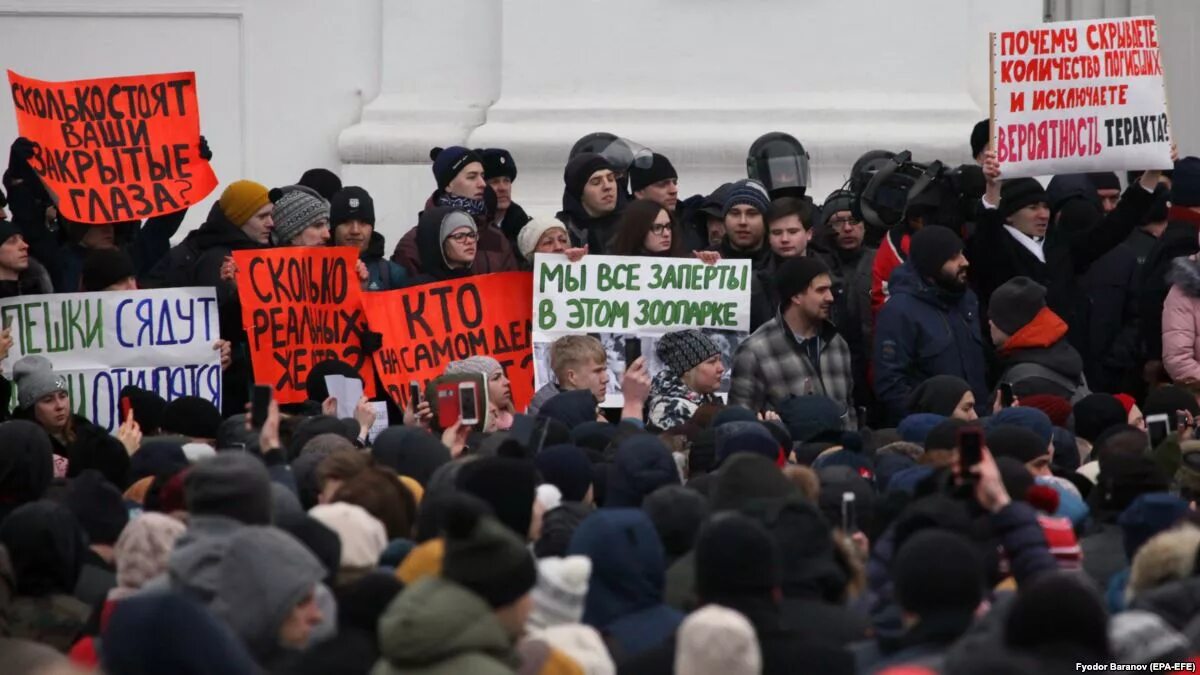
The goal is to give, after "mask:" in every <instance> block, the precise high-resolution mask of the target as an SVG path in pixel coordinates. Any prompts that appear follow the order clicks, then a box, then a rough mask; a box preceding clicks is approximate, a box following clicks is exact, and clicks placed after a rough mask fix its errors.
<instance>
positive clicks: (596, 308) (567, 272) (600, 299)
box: [533, 253, 753, 407]
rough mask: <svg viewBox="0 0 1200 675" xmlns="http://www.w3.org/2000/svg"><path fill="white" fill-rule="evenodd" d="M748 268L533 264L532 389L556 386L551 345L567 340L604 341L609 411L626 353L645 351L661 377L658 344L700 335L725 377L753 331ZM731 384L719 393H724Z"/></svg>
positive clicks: (688, 263) (588, 260)
mask: <svg viewBox="0 0 1200 675" xmlns="http://www.w3.org/2000/svg"><path fill="white" fill-rule="evenodd" d="M752 277H753V272H752V270H751V268H750V261H748V260H722V261H720V262H718V263H717V264H715V265H706V264H704V263H702V262H700V261H699V260H696V259H693V258H659V257H634V256H606V255H587V256H584V257H583V259H581V260H580V261H578V262H575V263H572V262H570V261H568V260H567V258H566V256H563V255H559V254H544V253H539V254H537V255H536V256H535V258H534V276H533V352H534V386H535V388H540V387H542V386H544V385H545V384H547V383H549V382H551V381H553V377H554V376H553V373H552V372H551V370H550V343H552V342H553V341H554V340H555V339H556V338H558V337H562V336H563V335H572V334H576V335H577V334H584V333H587V334H591V335H595V336H596V337H597V338H599V339H600V342H601V344H603V345H604V349H605V353H606V355H607V365H608V370H609V378H608V395H607V396H606V398H605V400H604V402H603V405H604V406H605V407H620V406H621V405H623V403H624V399H623V398H622V396H621V376H622V375H623V374H624V372H625V354H626V353H627V351H628V350H627V348H626V345H627V343H629V342H630V341H634V340H636V341H638V342H639V343H640V345H639V347H640V352H641V354H642V355H643V356H644V357H645V358H646V361H647V366H648V368H649V369H650V373H651V374H652V375H653V374H656V373H657V372H658V371H660V370H661V369H662V365H661V364H660V363H659V361H658V359H657V358H656V356H655V346H656V345H657V342H658V338H660V337H662V336H663V335H664V334H666V333H670V332H674V331H678V330H684V329H688V328H694V329H697V330H701V331H703V332H704V333H705V334H707V335H708V336H709V337H710V338H712V339H713V341H714V342H716V343H717V345H718V346H719V347H720V348H721V353H722V359H723V360H724V361H725V366H726V373H727V376H728V373H729V372H730V365H731V364H732V360H733V354H734V351H736V349H737V346H738V344H739V343H740V342H741V340H742V339H743V338H744V337H745V336H746V335H747V334H748V333H749V331H750V283H751V279H752ZM727 385H728V381H726V382H725V383H724V384H723V386H722V389H721V391H725V388H726V387H727Z"/></svg>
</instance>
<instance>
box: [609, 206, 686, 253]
mask: <svg viewBox="0 0 1200 675" xmlns="http://www.w3.org/2000/svg"><path fill="white" fill-rule="evenodd" d="M608 253H609V254H610V255H634V256H662V257H668V258H684V257H688V256H689V253H688V252H687V249H686V247H685V246H684V244H683V232H682V231H681V230H680V227H679V222H678V221H677V220H675V215H674V214H673V213H671V212H670V211H668V210H666V209H665V208H663V207H662V206H661V205H659V203H658V202H653V201H650V200H649V199H635V200H634V201H632V202H630V203H629V205H628V206H626V207H625V212H624V213H622V214H621V220H620V221H618V222H617V227H616V234H614V235H613V238H612V240H611V241H610V242H609V244H608Z"/></svg>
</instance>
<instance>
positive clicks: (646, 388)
mask: <svg viewBox="0 0 1200 675" xmlns="http://www.w3.org/2000/svg"><path fill="white" fill-rule="evenodd" d="M621 395H622V396H624V397H625V408H624V410H623V411H622V412H621V416H622V417H635V418H638V419H641V418H642V409H643V407H644V406H645V405H646V399H648V398H650V371H648V370H647V369H646V357H644V356H639V357H638V358H637V360H636V361H634V362H633V363H632V364H630V365H627V366H625V374H624V375H622V376H621Z"/></svg>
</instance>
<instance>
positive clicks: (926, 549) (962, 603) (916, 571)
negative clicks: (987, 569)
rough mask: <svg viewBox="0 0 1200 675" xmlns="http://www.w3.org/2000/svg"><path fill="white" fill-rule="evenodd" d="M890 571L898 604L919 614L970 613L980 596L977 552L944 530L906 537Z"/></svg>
mask: <svg viewBox="0 0 1200 675" xmlns="http://www.w3.org/2000/svg"><path fill="white" fill-rule="evenodd" d="M891 573H892V583H893V584H895V595H896V600H897V601H898V602H899V604H900V607H901V608H903V609H904V610H905V611H908V612H911V613H913V614H916V615H918V616H921V617H925V616H926V615H928V614H936V613H940V612H953V613H970V612H973V611H974V610H975V608H976V607H978V606H979V602H980V600H982V599H983V586H984V569H983V560H982V559H981V558H980V556H979V552H978V551H976V550H975V547H974V546H972V545H971V543H970V542H969V541H967V540H966V539H965V538H963V537H961V536H959V535H957V534H954V533H952V532H948V531H946V530H941V529H925V530H922V531H920V532H917V533H916V534H914V535H912V536H911V537H909V538H908V539H907V540H905V542H904V543H903V544H902V545H901V546H900V550H899V551H898V552H897V553H896V557H895V559H894V560H893V562H892V570H891Z"/></svg>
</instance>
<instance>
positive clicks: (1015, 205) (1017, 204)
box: [1000, 178, 1049, 220]
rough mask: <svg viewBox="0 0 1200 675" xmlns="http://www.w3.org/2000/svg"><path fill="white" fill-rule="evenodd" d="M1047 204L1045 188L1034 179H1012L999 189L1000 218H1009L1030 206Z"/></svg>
mask: <svg viewBox="0 0 1200 675" xmlns="http://www.w3.org/2000/svg"><path fill="white" fill-rule="evenodd" d="M1039 202H1041V203H1049V199H1048V197H1046V188H1044V187H1042V184H1041V183H1039V182H1038V181H1037V179H1036V178H1014V179H1012V180H1006V181H1004V184H1003V185H1002V186H1001V187H1000V217H1001V218H1004V219H1006V220H1007V219H1008V217H1009V216H1011V215H1012V214H1014V213H1016V212H1017V211H1020V210H1021V209H1023V208H1025V207H1026V206H1029V205H1030V204H1037V203H1039Z"/></svg>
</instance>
